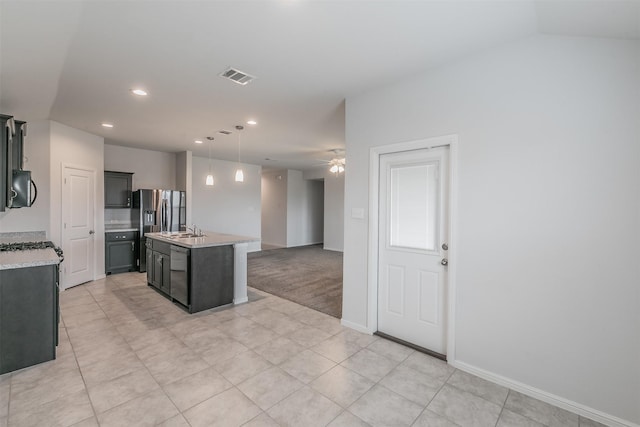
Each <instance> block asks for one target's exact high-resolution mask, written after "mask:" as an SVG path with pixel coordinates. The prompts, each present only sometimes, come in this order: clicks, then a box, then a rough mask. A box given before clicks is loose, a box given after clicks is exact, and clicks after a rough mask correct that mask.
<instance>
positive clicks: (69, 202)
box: [62, 167, 95, 288]
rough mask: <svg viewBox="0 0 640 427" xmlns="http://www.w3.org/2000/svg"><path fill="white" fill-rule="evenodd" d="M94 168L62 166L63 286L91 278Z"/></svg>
mask: <svg viewBox="0 0 640 427" xmlns="http://www.w3.org/2000/svg"><path fill="white" fill-rule="evenodd" d="M94 206H95V191H94V172H93V171H87V170H82V169H73V168H68V167H65V169H64V182H63V185H62V250H63V251H64V262H63V263H62V267H63V282H62V283H63V287H64V288H68V287H71V286H75V285H79V284H81V283H85V282H88V281H90V280H93V278H94V270H95V262H94V239H95V231H94V230H95V224H94V221H95V213H94Z"/></svg>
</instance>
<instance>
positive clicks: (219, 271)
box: [189, 245, 234, 313]
mask: <svg viewBox="0 0 640 427" xmlns="http://www.w3.org/2000/svg"><path fill="white" fill-rule="evenodd" d="M233 273H234V269H233V246H232V245H227V246H212V247H208V248H197V249H191V259H190V263H189V301H190V304H189V312H190V313H197V312H199V311H202V310H208V309H210V308H214V307H219V306H221V305H226V304H231V303H233V285H234V283H233V279H234V274H233Z"/></svg>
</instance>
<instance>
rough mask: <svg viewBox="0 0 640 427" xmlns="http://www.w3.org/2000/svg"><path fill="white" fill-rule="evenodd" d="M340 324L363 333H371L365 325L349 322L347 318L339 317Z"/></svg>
mask: <svg viewBox="0 0 640 427" xmlns="http://www.w3.org/2000/svg"><path fill="white" fill-rule="evenodd" d="M340 324H341V325H342V326H346V327H347V328H351V329H355V330H356V331H358V332H362V333H363V334H368V335H372V334H373V331H370V330H369V329H368V328H366V327H365V326H362V325H359V324H357V323H353V322H350V321H348V320H344V319H340Z"/></svg>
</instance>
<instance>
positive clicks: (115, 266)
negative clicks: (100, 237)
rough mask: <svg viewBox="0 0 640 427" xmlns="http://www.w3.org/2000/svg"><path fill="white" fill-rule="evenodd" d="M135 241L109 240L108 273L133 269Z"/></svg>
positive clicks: (107, 249)
mask: <svg viewBox="0 0 640 427" xmlns="http://www.w3.org/2000/svg"><path fill="white" fill-rule="evenodd" d="M135 244H136V243H135V241H133V240H123V241H120V242H107V246H106V251H107V253H106V260H107V267H106V268H107V273H113V272H122V271H133V269H134V267H135V266H134V264H135V262H136V261H135V255H136V254H135Z"/></svg>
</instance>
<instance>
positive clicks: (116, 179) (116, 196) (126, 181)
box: [104, 171, 133, 209]
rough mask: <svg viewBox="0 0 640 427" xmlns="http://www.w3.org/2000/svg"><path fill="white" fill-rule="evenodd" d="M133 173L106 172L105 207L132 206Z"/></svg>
mask: <svg viewBox="0 0 640 427" xmlns="http://www.w3.org/2000/svg"><path fill="white" fill-rule="evenodd" d="M132 187H133V173H129V172H112V171H105V172H104V207H105V208H108V209H111V208H131V190H132Z"/></svg>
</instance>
